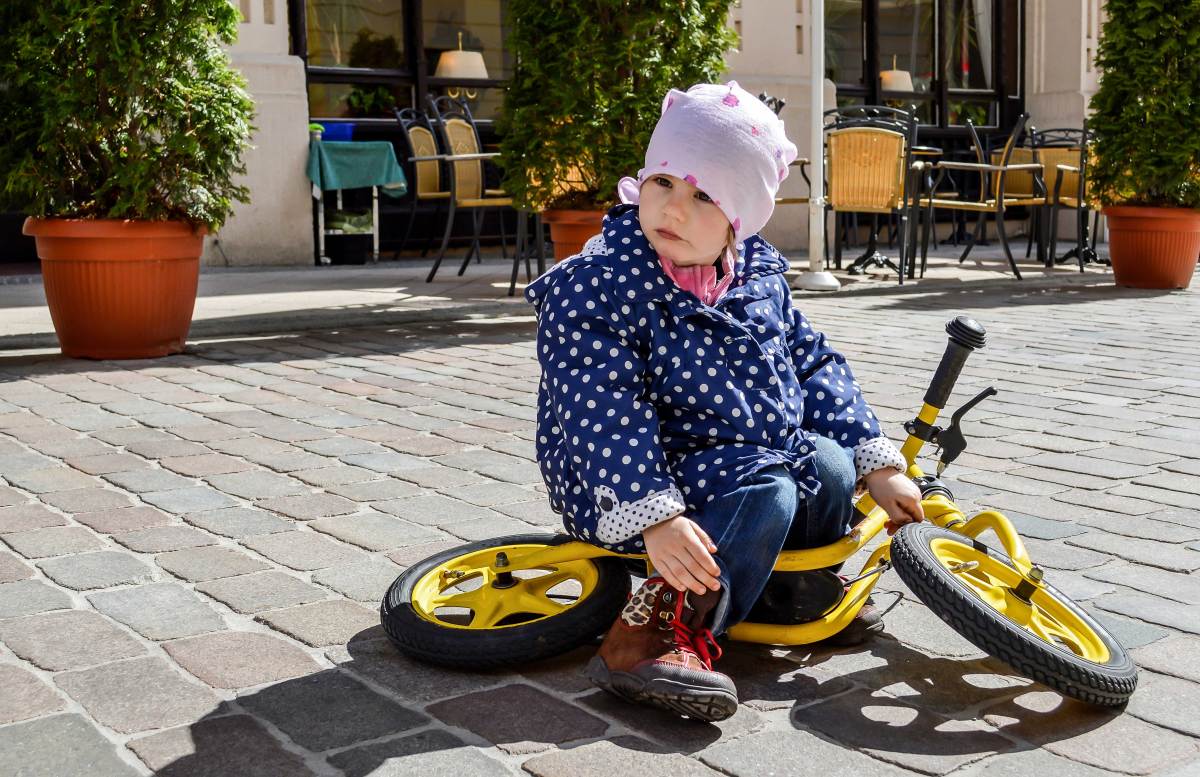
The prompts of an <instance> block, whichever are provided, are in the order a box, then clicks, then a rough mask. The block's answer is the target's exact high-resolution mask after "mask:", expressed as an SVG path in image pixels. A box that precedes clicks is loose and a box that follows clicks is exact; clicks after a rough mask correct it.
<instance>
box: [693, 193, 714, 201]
mask: <svg viewBox="0 0 1200 777" xmlns="http://www.w3.org/2000/svg"><path fill="white" fill-rule="evenodd" d="M696 199H698V200H700V202H712V198H711V197H709V196H708V195H707V194H705V193H704V192H696Z"/></svg>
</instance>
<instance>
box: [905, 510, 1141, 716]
mask: <svg viewBox="0 0 1200 777" xmlns="http://www.w3.org/2000/svg"><path fill="white" fill-rule="evenodd" d="M938 539H947V540H952V541H955V542H958V543H960V544H962V545H966V546H968V547H972V548H974V549H976V550H978V551H980V552H982V553H986V554H987V555H988V556H990V557H991V558H993V559H995V560H997V561H1000V562H1003V563H1005V564H1007V565H1008V566H1010V567H1014V568H1015V565H1014V564H1013V561H1012V559H1010V558H1009V557H1008V556H1006V555H1005V554H1004V553H1003V552H1001V551H998V550H995V549H994V548H989V547H987V546H986V545H984V544H982V543H979V542H974V541H972V540H971V539H970V538H969V537H965V536H963V535H961V534H957V533H955V532H952V531H949V530H947V529H942V528H940V527H937V526H933V525H931V524H927V523H919V524H918V523H912V524H908V525H906V526H904V527H903V528H902V529H901V530H900V531H899V532H897V533H896V536H895V537H893V538H892V549H891V555H892V564H893V566H895V568H896V572H897V573H898V574H899V575H900V579H901V580H903V581H904V583H905V585H907V586H908V587H909V589H911V590H912V592H913V593H914V594H916V595H917V597H918V598H919V599H920V600H921V601H922V602H924V603H925V605H926V606H927V607H929V609H930V610H932V611H933V613H934V614H935V615H937V616H938V617H939V618H941V619H942V620H943V621H945V622H946V623H947V624H949V625H950V628H952V629H954V630H955V631H957V632H958V633H959V634H961V635H962V636H963V637H965V638H966V639H967V640H969V641H970V642H971V644H973V645H975V646H976V647H978V648H979V649H980V650H983V651H985V652H986V653H988V654H989V655H991V656H994V657H995V658H998V659H999V660H1001V661H1003V662H1004V663H1006V664H1008V665H1009V666H1010V667H1012V668H1013V669H1014V670H1016V671H1017V672H1018V673H1019V674H1022V675H1024V676H1026V677H1028V678H1030V679H1031V680H1036V681H1037V682H1040V683H1042V684H1043V685H1046V686H1049V687H1050V688H1053V689H1054V690H1056V691H1058V692H1059V693H1062V694H1063V695H1065V696H1070V697H1072V698H1074V699H1079V700H1080V701H1084V702H1087V703H1089V704H1096V705H1100V706H1105V707H1115V706H1119V705H1121V704H1124V703H1125V702H1126V701H1128V700H1129V697H1130V696H1131V695H1132V694H1133V691H1134V689H1135V688H1136V687H1137V667H1136V666H1135V665H1134V663H1133V660H1132V659H1131V658H1130V657H1129V653H1128V652H1127V651H1126V650H1125V648H1124V647H1123V646H1122V645H1121V643H1119V642H1117V640H1116V639H1115V638H1114V637H1113V636H1112V635H1111V634H1109V633H1108V631H1107V630H1106V629H1105V628H1104V627H1103V626H1101V625H1100V624H1099V623H1097V622H1096V620H1095V618H1093V617H1092V616H1090V615H1089V614H1088V613H1087V612H1086V611H1085V610H1084V609H1083V608H1081V607H1080V606H1079V605H1077V604H1075V602H1073V601H1071V599H1070V598H1068V597H1067V596H1066V595H1065V594H1063V593H1062V592H1061V591H1059V590H1058V589H1056V588H1054V586H1052V585H1050V584H1048V583H1043V584H1042V587H1043V589H1044V591H1045V593H1046V594H1048V595H1050V596H1052V597H1054V598H1055V599H1056V600H1058V602H1059V603H1061V604H1062V605H1063V606H1064V607H1066V608H1068V609H1069V610H1070V611H1071V612H1072V613H1074V614H1075V615H1076V616H1078V617H1079V619H1080V620H1081V621H1083V623H1084V624H1085V625H1086V626H1087V627H1088V628H1090V629H1091V630H1092V631H1093V632H1095V634H1096V636H1097V637H1099V638H1100V640H1101V641H1102V642H1103V643H1104V645H1105V647H1106V648H1107V649H1108V653H1109V657H1108V660H1107V661H1106V662H1105V663H1103V664H1100V663H1097V662H1094V661H1089V660H1088V659H1086V658H1082V657H1080V656H1077V655H1076V654H1075V653H1073V652H1071V651H1070V650H1067V649H1065V648H1063V647H1060V646H1058V645H1054V644H1051V643H1049V642H1047V641H1045V640H1043V639H1042V638H1040V637H1038V636H1037V635H1036V634H1034V633H1033V632H1031V631H1029V630H1027V629H1025V628H1023V627H1022V626H1020V625H1019V624H1017V623H1014V622H1013V621H1011V620H1009V619H1008V618H1006V617H1005V616H1004V615H1003V614H1002V613H1000V612H997V611H996V610H995V609H994V608H992V607H991V606H990V605H988V604H987V603H986V602H984V601H983V600H982V599H981V598H980V597H979V596H978V595H977V594H976V593H975V592H974V591H973V590H972V589H971V588H970V586H968V585H967V584H966V583H963V582H962V581H961V580H959V579H958V576H957V575H955V574H954V573H953V572H951V571H950V570H949V569H947V568H946V567H945V566H944V565H943V564H942V563H941V562H940V561H939V560H938V558H937V556H936V555H935V554H934V551H933V548H932V544H933V541H934V540H938Z"/></svg>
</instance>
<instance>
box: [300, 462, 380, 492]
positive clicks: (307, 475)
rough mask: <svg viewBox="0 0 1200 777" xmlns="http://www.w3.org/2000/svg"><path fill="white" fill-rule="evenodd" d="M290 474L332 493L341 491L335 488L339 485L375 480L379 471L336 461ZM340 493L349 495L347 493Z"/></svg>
mask: <svg viewBox="0 0 1200 777" xmlns="http://www.w3.org/2000/svg"><path fill="white" fill-rule="evenodd" d="M291 476H292V477H294V478H296V479H297V480H303V481H304V482H305V483H308V484H309V485H310V486H316V487H317V488H324V489H326V490H329V491H333V492H334V493H341V492H340V490H337V489H338V488H339V487H341V486H346V485H350V484H355V483H365V482H369V481H372V480H375V479H376V478H378V477H379V473H378V472H372V471H371V470H369V469H363V468H362V467H351V466H350V465H348V464H342V463H340V462H338V463H336V464H332V465H330V466H328V467H319V468H317V469H302V470H298V471H296V472H292V473H291ZM341 495H342V496H349V495H348V494H341ZM351 498H353V497H351Z"/></svg>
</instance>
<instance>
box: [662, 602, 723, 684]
mask: <svg viewBox="0 0 1200 777" xmlns="http://www.w3.org/2000/svg"><path fill="white" fill-rule="evenodd" d="M683 600H684V597H683V596H680V597H678V602H677V604H676V605H675V618H674V619H673V620H672V622H671V625H672V626H673V627H674V629H675V633H674V640H673V641H674V646H675V649H676V650H678V651H680V652H683V653H691V654H692V655H694V656H695V657H696V658H698V659H700V662H701V663H703V664H704V668H705V669H707V670H709V671H710V672H711V671H712V665H713V661H716V660H717V659H719V658H720V657H721V653H722V652H723V651H722V650H721V646H720V645H718V644H717V639H716V637H714V636H713V633H712V629H692V628H691V627H690V626H688V625H687V624H686V623H684V622H683V620H682V619H681V618H680V617H679V616H680V615H682V614H683V607H684V604H683ZM710 646H711V647H712V651H710V650H709V647H710Z"/></svg>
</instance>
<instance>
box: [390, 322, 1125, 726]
mask: <svg viewBox="0 0 1200 777" xmlns="http://www.w3.org/2000/svg"><path fill="white" fill-rule="evenodd" d="M946 331H947V333H948V334H949V336H950V337H949V343H948V345H947V348H946V351H945V353H944V354H943V356H942V360H941V363H940V364H939V365H938V368H937V372H936V373H935V375H934V377H933V380H932V382H931V383H930V386H929V389H928V391H927V392H926V394H925V403H924V407H922V408H921V412H920V413H919V414H918V415H917V417H916V418H915V419H914V420H912V421H910V422H909V423H907V424H906V425H905V430H906V431H907V433H908V439H907V440H906V442H905V443H904V445H903V447H902V448H901V452H902V453H903V454H904V458H905V460H906V461H907V462H908V475H909V477H911V478H912V479H913V480H914V481H915V482H916V483H917V485H918V486H919V487H920V488H921V492H922V495H923V498H922V502H921V506H922V507H923V508H924V511H925V517H926V522H925V523H918V524H908V525H906V526H904V527H903V528H901V529H900V530H899V531H898V532H896V534H895V536H894V537H890V538H889V537H888V536H887V535H886V534H882V540H883V541H882V542H880V543H879V544H878V545H876V546H875V547H874V549H873V550H871V551H870V552H869V556H868V558H867V560H866V562H865V563H864V565H863V567H862V570H861V572H860V573H859V574H858V575H857V576H855V577H853V578H852V579H850V580H848V581H845V582H844V584H843V583H841V582H839V583H838V585H837V591H836V594H835V595H834V596H833V597H832V598H833V600H834V603H833V604H832V605H830V606H828V607H824V605H822V609H820V610H818V611H816V612H813V613H811V615H809V616H806V617H807V618H808V620H806V621H805V622H800V623H794V622H793V623H784V624H779V623H751V622H742V623H739V624H737V625H736V626H733V627H732V628H731V629H730V630H729V637H730V638H731V639H735V640H741V641H746V642H757V643H763V644H768V645H803V644H807V643H812V642H816V641H818V640H821V639H824V638H826V637H828V636H831V635H832V634H835V633H837V632H838V631H840V630H841V629H843V628H844V627H845V626H846V625H847V624H849V623H850V621H851V620H852V619H853V618H854V616H855V614H856V613H857V612H858V611H859V609H860V608H861V607H862V606H863V604H864V603H865V602H866V599H867V595H868V594H869V593H870V591H871V589H872V588H873V587H874V585H875V583H876V582H877V581H878V579H879V576H880V574H881V573H883V572H884V571H886V570H888V569H889V568H893V567H894V568H895V570H896V572H897V573H898V574H899V575H900V579H901V580H902V581H903V582H904V584H905V585H907V586H908V588H909V589H910V590H911V591H912V592H913V593H914V594H915V595H916V596H917V597H918V598H919V599H920V600H921V601H922V602H923V603H924V604H925V605H926V606H927V607H929V609H930V610H932V611H933V612H934V613H935V614H936V615H937V616H938V617H940V618H941V619H942V620H943V621H945V622H946V623H947V624H949V626H950V627H951V628H952V629H954V630H955V631H957V632H958V633H959V634H961V635H962V636H963V637H965V638H966V639H968V640H970V641H971V642H972V643H973V644H975V645H976V646H977V647H979V648H980V649H981V650H983V651H985V652H987V653H988V654H990V655H992V656H994V657H995V658H997V659H999V660H1001V661H1003V662H1004V663H1006V664H1007V665H1008V666H1010V667H1012V669H1014V670H1015V671H1016V672H1017V673H1019V674H1021V675H1024V676H1026V677H1029V678H1031V679H1033V680H1037V681H1038V682H1041V683H1043V684H1045V685H1047V686H1049V687H1051V688H1053V689H1054V690H1056V691H1058V692H1060V693H1062V694H1064V695H1066V696H1071V697H1074V698H1076V699H1080V700H1082V701H1085V702H1089V703H1091V704H1097V705H1105V706H1115V705H1120V704H1122V703H1124V702H1125V701H1126V700H1127V699H1128V698H1129V696H1130V695H1131V694H1132V693H1133V690H1134V687H1135V686H1136V685H1137V668H1136V667H1135V666H1134V664H1133V662H1132V660H1131V659H1130V657H1129V654H1128V653H1127V652H1126V651H1125V648H1124V647H1122V646H1121V644H1120V643H1118V642H1117V641H1116V639H1114V638H1113V637H1112V635H1110V634H1109V633H1108V632H1107V631H1106V630H1105V629H1104V627H1103V626H1101V625H1100V624H1099V623H1098V622H1096V620H1095V619H1094V618H1092V617H1091V616H1090V615H1089V614H1088V613H1087V612H1086V611H1085V610H1084V609H1083V608H1081V607H1079V606H1078V605H1077V604H1075V603H1074V602H1072V601H1071V600H1070V599H1069V598H1068V597H1067V596H1066V595H1064V594H1063V593H1062V592H1061V591H1059V590H1058V589H1056V588H1055V587H1054V586H1053V585H1051V584H1050V583H1049V582H1048V581H1047V580H1046V579H1045V577H1044V575H1043V571H1042V569H1041V568H1040V567H1038V566H1037V565H1035V564H1034V563H1033V561H1032V560H1030V558H1029V554H1028V553H1027V552H1026V550H1025V546H1024V544H1023V543H1022V541H1021V538H1020V536H1019V535H1018V534H1017V532H1016V530H1015V529H1014V528H1013V526H1012V524H1011V523H1010V522H1009V521H1008V519H1007V518H1005V517H1004V516H1003V515H1001V514H1000V513H998V512H995V511H991V510H988V511H984V512H981V513H978V514H976V515H974V516H972V517H970V518H967V517H966V516H965V515H964V514H963V512H962V511H961V510H960V509H959V508H958V506H957V505H955V503H954V499H953V495H952V494H951V493H950V491H949V489H947V488H946V486H945V485H944V484H943V483H942V482H941V481H940V480H939V479H938V478H939V477H940V475H941V474H942V471H943V470H944V469H945V467H946V465H948V464H949V463H950V462H951V461H953V460H954V459H955V458H956V457H957V456H958V455H959V454H960V453H962V451H963V450H964V449H965V448H966V441H965V439H964V437H963V433H962V429H961V425H960V420H961V418H962V416H963V414H965V413H966V412H967V411H968V410H970V409H971V408H972V407H973V406H975V405H976V404H977V403H979V402H980V401H982V400H983V399H985V398H987V397H988V396H991V395H993V394H995V393H996V389H995V388H991V387H989V388H987V389H986V390H984V391H983V392H981V393H980V394H979V395H978V396H976V397H975V398H973V399H972V400H971V401H970V402H968V403H967V404H966V405H964V406H963V407H961V408H960V409H959V410H958V411H957V412H955V413H954V414H953V416H952V419H951V423H950V425H949V426H947V427H946V428H944V429H943V428H940V427H938V426H936V425H935V424H936V422H937V420H938V413H939V412H940V411H941V410H942V408H944V407H945V405H946V401H947V400H948V399H949V398H950V393H951V391H952V390H953V388H954V384H955V382H956V381H957V379H958V376H959V373H960V371H961V370H962V367H963V365H964V364H965V362H966V359H967V357H968V356H969V355H970V353H971V352H972V351H974V350H976V349H978V348H982V347H983V345H984V330H983V327H981V326H980V325H979V324H977V323H976V322H974V321H972V320H971V319H969V318H966V317H962V316H960V317H958V318H956V319H954V320H953V321H951V322H950V323H949V324H948V325H947V326H946ZM926 443H932V444H934V445H936V446H937V448H938V450H939V452H940V456H939V460H938V465H937V473H936V475H934V476H929V475H926V474H925V473H923V472H922V471H921V470H920V469H919V468H918V467H917V465H916V464H915V463H914V462H915V461H916V459H917V457H918V455H919V454H920V452H921V449H922V447H923V446H924V445H925V444H926ZM855 507H856V512H857V518H858V523H857V524H856V525H855V527H854V528H853V530H852V531H851V533H850V534H849V535H847V536H846V537H843V538H842V539H841V540H839V541H838V542H835V543H833V544H831V545H826V546H824V547H820V548H812V549H808V550H785V551H783V552H782V553H780V555H779V559H778V561H776V563H775V571H776V573H781V572H782V573H788V572H790V573H796V572H806V571H809V570H812V571H814V572H815V571H816V570H823V569H826V568H828V567H832V566H835V565H838V564H840V563H841V562H844V561H845V560H846V559H848V558H850V557H851V556H852V555H854V554H855V553H857V552H858V551H859V550H862V549H863V548H865V547H867V546H868V545H869V544H870V543H871V541H872V540H874V539H875V538H877V537H881V533H882V532H883V530H884V528H885V525H886V522H887V515H886V514H885V513H884V512H883V510H882V509H880V508H879V507H877V506H876V505H875V503H874V502H873V501H872V499H871V497H870V496H869V495H864V496H862V497H860V498H859V499H858V501H857V502H856V504H855ZM986 532H991V533H992V535H994V537H995V540H996V542H998V546H999V547H996V545H995V544H992V545H986V544H984V543H983V542H982V541H981V540H980V537H981V536H982V535H984V534H985V533H986ZM631 571H636V573H640V574H643V575H645V574H647V573H648V571H649V570H648V563H647V561H646V557H645V555H637V554H620V553H614V552H612V551H608V550H605V549H603V548H600V547H597V546H595V545H591V544H589V543H586V542H580V541H578V540H575V539H573V538H571V537H569V536H567V535H564V534H522V535H516V536H508V537H497V538H495V539H490V540H482V541H479V542H473V543H470V544H467V545H463V546H461V547H458V548H453V549H450V550H446V551H443V552H441V553H438V554H436V555H433V556H431V557H429V558H427V559H425V560H424V561H421V562H419V563H417V564H414V565H412V566H411V567H409V568H408V569H407V570H405V571H404V572H403V574H401V575H400V576H399V577H398V578H397V579H396V581H395V582H394V583H393V584H392V586H391V588H390V589H389V590H388V592H387V595H386V596H385V597H384V600H383V604H382V606H381V610H380V614H381V618H382V621H383V626H384V628H385V629H386V631H387V633H388V635H389V637H390V638H391V640H392V642H393V643H394V644H395V645H396V647H397V648H399V649H400V650H401V651H402V652H403V653H405V654H407V655H409V656H412V657H413V658H416V659H419V660H421V661H426V662H429V663H433V664H439V665H442V666H448V667H458V668H470V669H483V668H496V667H504V666H511V665H515V664H520V663H525V662H530V661H536V660H538V659H542V658H547V657H549V656H553V655H557V654H559V653H564V652H566V651H568V650H571V649H573V648H575V647H578V646H580V645H583V644H586V643H588V642H591V641H592V640H594V639H595V638H596V637H597V636H599V635H601V634H603V633H604V632H605V630H606V629H607V628H608V627H609V626H610V625H611V624H612V622H613V621H614V620H615V619H616V618H617V615H618V613H619V612H620V610H621V608H622V606H623V605H624V604H625V601H626V599H627V598H628V595H629V592H630V577H631ZM825 574H826V575H827V576H831V575H829V573H825ZM761 603H762V602H761V601H760V604H761Z"/></svg>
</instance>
